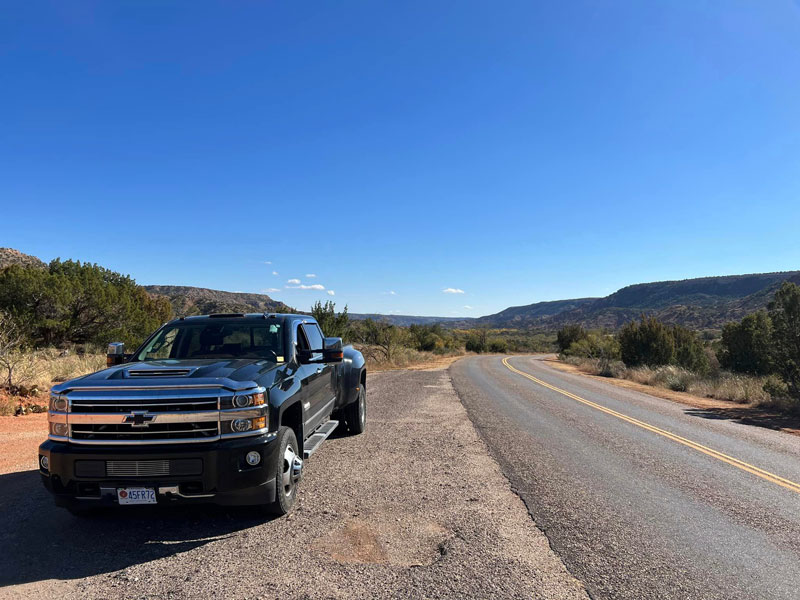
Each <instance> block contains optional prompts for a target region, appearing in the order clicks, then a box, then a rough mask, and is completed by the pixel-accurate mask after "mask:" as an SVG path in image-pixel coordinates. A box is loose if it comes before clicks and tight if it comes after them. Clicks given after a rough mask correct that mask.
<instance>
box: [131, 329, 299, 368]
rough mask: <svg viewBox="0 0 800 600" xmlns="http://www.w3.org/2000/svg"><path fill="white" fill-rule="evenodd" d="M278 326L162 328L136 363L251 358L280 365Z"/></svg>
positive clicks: (280, 350)
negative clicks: (139, 361) (167, 360)
mask: <svg viewBox="0 0 800 600" xmlns="http://www.w3.org/2000/svg"><path fill="white" fill-rule="evenodd" d="M283 356H284V353H283V335H282V332H281V325H280V324H278V323H204V324H202V325H174V326H168V327H164V328H163V329H161V331H159V332H158V333H157V334H156V336H155V337H154V338H153V339H152V340H150V341H149V342H148V343H147V344H146V345H145V347H144V348H142V350H141V351H140V352H139V353H138V354H137V355H136V357H135V360H163V359H168V358H169V359H187V358H188V359H221V358H252V359H264V360H271V361H273V362H283Z"/></svg>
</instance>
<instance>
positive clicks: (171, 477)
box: [39, 433, 278, 507]
mask: <svg viewBox="0 0 800 600" xmlns="http://www.w3.org/2000/svg"><path fill="white" fill-rule="evenodd" d="M275 438H276V436H275V433H267V434H264V435H260V436H256V437H246V438H240V439H234V440H226V441H218V442H211V443H208V444H174V445H158V446H81V445H77V444H69V443H64V442H57V441H52V440H47V441H46V442H44V443H43V444H42V445H41V446H39V473H40V474H41V477H42V482H43V483H44V486H45V487H46V488H47V489H48V490H49V491H50V492H51V493H52V494H53V497H54V498H55V502H56V504H57V505H58V506H65V507H91V506H112V505H116V504H117V493H116V492H117V488H120V487H145V488H155V490H156V493H157V500H158V504H186V503H202V502H210V503H214V504H224V505H255V504H269V503H271V502H273V501H274V500H275V473H276V472H277V466H278V465H277V461H278V456H277V454H278V444H277V442H276V440H275ZM252 450H255V451H257V452H259V453H260V454H261V462H260V463H259V464H258V465H257V466H255V467H252V466H250V465H248V464H247V462H246V461H245V455H246V454H247V453H248V452H250V451H252ZM43 456H45V457H47V461H46V462H47V463H48V468H47V469H45V468H44V467H42V457H43ZM115 461H122V464H124V465H131V464H132V463H131V462H130V461H160V463H161V464H162V465H164V466H163V471H164V472H165V473H164V474H157V475H141V476H139V475H129V474H125V475H119V474H115V473H117V472H118V471H116V470H114V469H112V468H111V467H110V466H109V463H110V462H111V463H112V464H113V463H115ZM116 464H120V463H116ZM148 464H153V463H152V462H150V463H148Z"/></svg>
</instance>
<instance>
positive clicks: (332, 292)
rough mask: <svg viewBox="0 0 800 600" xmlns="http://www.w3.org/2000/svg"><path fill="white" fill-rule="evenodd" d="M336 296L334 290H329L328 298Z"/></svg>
mask: <svg viewBox="0 0 800 600" xmlns="http://www.w3.org/2000/svg"><path fill="white" fill-rule="evenodd" d="M335 295H336V292H334V291H333V290H328V296H335Z"/></svg>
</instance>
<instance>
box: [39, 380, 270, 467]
mask: <svg viewBox="0 0 800 600" xmlns="http://www.w3.org/2000/svg"><path fill="white" fill-rule="evenodd" d="M265 392H266V390H265V389H264V388H263V387H258V386H255V385H250V386H243V387H242V388H241V389H239V388H230V387H221V386H220V387H213V386H208V385H180V386H108V387H106V386H97V387H81V388H73V389H72V390H69V391H67V392H62V393H61V394H60V396H59V397H60V398H65V399H66V400H67V404H68V406H67V410H66V411H49V412H48V421H49V422H50V425H49V426H50V435H49V438H50V439H51V440H55V441H61V442H71V443H74V444H88V445H91V444H95V445H132V444H188V443H198V442H200V443H202V442H214V441H217V440H221V439H228V438H239V437H243V436H254V435H263V434H265V433H267V432H268V431H269V426H268V419H265V417H268V415H269V405H268V404H261V405H257V406H248V407H243V408H234V407H233V397H234V395H236V394H240V395H252V394H263V393H265ZM239 419H244V420H256V419H258V420H259V423H258V428H250V429H244V430H238V429H234V427H233V422H234V421H236V420H239ZM251 422H252V421H251ZM173 474H174V473H173Z"/></svg>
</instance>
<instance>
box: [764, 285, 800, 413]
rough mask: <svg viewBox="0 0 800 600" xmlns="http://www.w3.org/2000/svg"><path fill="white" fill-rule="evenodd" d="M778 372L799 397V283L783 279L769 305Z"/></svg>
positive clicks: (788, 387)
mask: <svg viewBox="0 0 800 600" xmlns="http://www.w3.org/2000/svg"><path fill="white" fill-rule="evenodd" d="M769 316H770V319H771V321H772V327H773V335H772V342H773V349H774V350H773V351H774V354H773V356H774V368H775V371H776V372H777V373H778V374H779V375H780V376H781V377H782V378H783V381H784V382H785V383H786V387H787V389H788V392H789V395H790V396H791V397H792V398H794V399H795V400H800V286H798V285H796V284H794V283H790V282H788V281H787V282H784V283H783V285H782V286H781V287H780V289H779V290H778V291H777V292H776V293H775V299H774V300H773V301H772V302H770V304H769Z"/></svg>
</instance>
